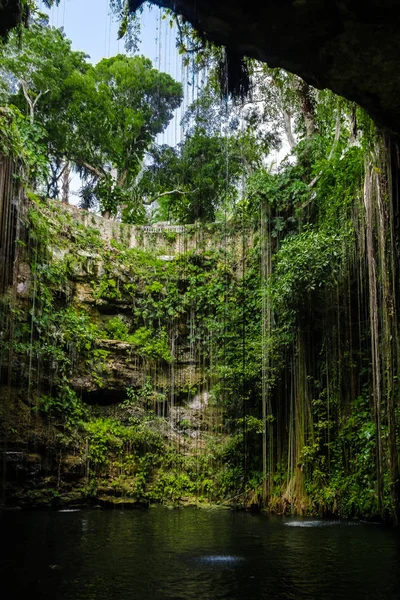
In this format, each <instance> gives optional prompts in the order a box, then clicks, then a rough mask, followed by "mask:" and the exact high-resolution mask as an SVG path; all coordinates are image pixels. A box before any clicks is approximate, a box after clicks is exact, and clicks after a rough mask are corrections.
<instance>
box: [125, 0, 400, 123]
mask: <svg viewBox="0 0 400 600" xmlns="http://www.w3.org/2000/svg"><path fill="white" fill-rule="evenodd" d="M140 4H141V2H136V1H135V0H131V8H132V9H135V8H137V7H138V6H139V5H140ZM153 4H158V5H159V6H163V7H167V8H170V9H172V10H174V12H176V13H178V14H181V15H182V16H183V17H184V18H186V19H187V20H188V21H189V22H190V23H192V25H194V27H195V28H196V29H197V30H198V31H199V32H201V33H204V34H205V35H206V36H207V37H208V38H209V39H210V40H211V41H213V42H215V43H217V44H223V45H225V46H227V47H228V48H230V49H232V50H234V51H237V52H238V53H240V54H243V55H245V56H249V57H252V58H257V59H259V60H261V61H264V62H266V63H267V64H268V65H269V66H270V67H283V68H284V69H287V70H288V71H291V72H292V73H296V74H297V75H299V76H300V77H302V78H303V79H304V80H306V81H307V82H308V83H310V84H311V85H313V86H314V87H316V88H320V89H322V88H329V89H331V90H332V91H334V92H335V93H337V94H340V95H341V96H344V97H346V98H348V99H349V100H354V101H355V102H357V103H358V104H360V105H361V106H363V107H364V108H365V109H366V110H367V111H368V112H369V113H370V114H371V115H372V117H373V118H374V119H375V121H376V122H377V123H378V124H380V125H382V126H384V127H387V128H389V129H391V130H392V131H395V132H396V133H400V2H399V0H364V1H362V2H361V1H356V0H337V1H334V0H278V1H277V0H264V1H262V0H231V1H229V2H228V1H227V0H222V1H221V0H220V1H219V2H215V1H213V0H157V1H155V2H153Z"/></svg>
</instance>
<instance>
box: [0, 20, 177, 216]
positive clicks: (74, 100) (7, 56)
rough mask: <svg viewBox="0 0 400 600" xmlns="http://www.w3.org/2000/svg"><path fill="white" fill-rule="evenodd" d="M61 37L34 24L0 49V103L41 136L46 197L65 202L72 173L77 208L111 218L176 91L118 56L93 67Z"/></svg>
mask: <svg viewBox="0 0 400 600" xmlns="http://www.w3.org/2000/svg"><path fill="white" fill-rule="evenodd" d="M86 58H87V57H86V56H85V55H84V54H83V53H81V52H74V51H72V50H71V42H70V41H69V40H68V39H67V38H66V37H65V35H64V34H63V32H62V31H61V30H58V29H55V28H51V27H48V26H47V23H46V22H45V21H43V20H38V21H36V22H34V23H33V24H32V27H31V29H30V30H29V31H27V32H26V33H25V35H24V39H23V44H22V46H21V47H20V46H19V43H18V39H17V37H16V35H13V36H12V39H11V40H10V43H9V44H8V45H7V46H6V47H5V49H4V56H3V61H2V63H3V65H2V68H1V72H0V76H1V82H2V87H3V89H4V90H5V93H3V96H5V99H6V100H7V101H8V103H13V104H15V105H17V106H18V108H20V109H21V110H23V111H25V112H27V113H28V114H29V117H30V121H31V123H34V122H37V123H38V124H40V126H41V127H42V128H43V130H44V132H45V142H46V144H47V148H48V160H49V166H50V171H51V175H50V177H49V180H48V182H47V193H48V195H50V197H58V196H59V195H60V185H59V182H60V180H61V178H62V177H63V176H64V181H63V185H62V187H63V197H65V196H68V185H67V181H66V180H67V179H68V175H69V170H70V168H71V165H72V166H73V167H75V168H76V169H77V170H78V171H79V173H80V174H81V176H82V178H83V180H84V185H83V187H82V190H81V196H82V201H83V203H86V204H88V203H90V201H91V202H93V201H97V202H99V203H100V206H101V209H102V211H103V212H104V213H108V214H116V213H117V211H118V207H119V205H121V204H122V205H124V204H126V203H127V202H129V201H130V200H131V199H132V196H133V191H132V190H133V188H134V186H135V183H136V177H137V175H138V173H139V171H140V168H141V164H142V161H143V158H144V156H145V153H146V152H147V150H148V149H149V147H150V145H151V143H152V141H153V140H154V139H155V137H156V136H157V134H159V133H161V132H162V131H163V130H164V129H165V127H166V126H167V125H168V123H169V121H170V120H171V118H172V115H173V111H174V109H175V108H177V107H178V106H179V104H180V102H181V100H182V86H181V84H180V83H177V82H176V81H174V80H173V79H172V77H170V76H169V75H167V74H166V73H160V72H159V71H157V70H156V69H153V67H152V64H151V61H150V60H149V59H147V58H144V57H142V56H135V57H127V56H124V55H118V56H116V57H113V58H110V59H104V60H102V61H101V62H100V63H99V64H98V65H96V66H93V65H91V64H90V63H88V62H87V60H86Z"/></svg>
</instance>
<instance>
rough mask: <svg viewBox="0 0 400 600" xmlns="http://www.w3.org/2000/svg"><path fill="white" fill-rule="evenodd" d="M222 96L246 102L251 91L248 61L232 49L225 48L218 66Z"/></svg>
mask: <svg viewBox="0 0 400 600" xmlns="http://www.w3.org/2000/svg"><path fill="white" fill-rule="evenodd" d="M218 78H219V81H220V86H221V94H222V96H223V97H226V96H227V95H228V94H231V95H232V96H233V97H234V98H239V99H240V100H244V99H245V98H246V97H247V96H248V93H249V90H250V75H249V70H248V67H247V63H246V59H245V58H244V57H243V56H242V55H240V54H238V53H237V52H235V51H234V50H232V49H230V48H225V49H224V51H223V53H222V56H221V60H220V62H219V65H218Z"/></svg>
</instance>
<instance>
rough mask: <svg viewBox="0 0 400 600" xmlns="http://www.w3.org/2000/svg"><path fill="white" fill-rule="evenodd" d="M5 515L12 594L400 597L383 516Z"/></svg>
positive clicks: (117, 598)
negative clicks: (370, 519) (379, 520)
mask: <svg viewBox="0 0 400 600" xmlns="http://www.w3.org/2000/svg"><path fill="white" fill-rule="evenodd" d="M0 523H1V528H2V540H3V552H4V554H3V556H2V560H1V563H0V574H1V581H2V588H3V590H4V589H8V590H9V592H8V594H7V595H6V597H7V599H9V600H13V599H14V598H23V597H30V598H40V599H41V600H53V599H57V600H92V599H93V600H148V599H149V598H154V600H167V599H168V600H191V599H193V598H198V599H200V600H206V599H210V600H211V599H212V600H218V599H226V600H243V599H247V598H257V599H259V600H264V599H265V600H267V599H276V600H278V599H282V600H289V599H290V600H298V599H301V598H304V599H309V600H314V599H315V600H317V599H321V598H323V599H324V600H330V599H333V598H342V599H344V600H347V599H348V600H350V599H353V600H357V599H360V600H365V599H366V598H368V599H371V600H372V599H378V598H379V599H382V598H385V599H387V600H392V599H393V600H394V599H397V598H398V590H399V585H400V581H399V580H400V570H399V556H400V535H399V532H398V531H395V530H390V529H385V528H384V527H382V526H377V525H370V524H360V523H357V522H346V521H342V522H340V521H336V522H328V523H325V522H324V521H323V520H315V519H314V520H313V521H312V523H313V525H314V526H312V527H303V526H299V527H296V526H295V525H296V523H297V524H298V525H304V524H306V523H309V524H311V521H309V520H308V519H304V520H302V519H296V520H295V519H292V518H286V519H281V518H276V517H275V518H268V517H266V516H264V515H250V514H246V513H238V512H231V511H200V510H195V509H185V510H168V509H165V508H160V507H158V508H154V509H151V510H148V511H122V510H110V511H103V510H98V509H97V510H96V509H90V510H81V511H80V512H74V513H61V512H54V511H51V512H50V511H36V512H12V513H11V512H10V513H7V514H5V513H3V514H2V515H1V522H0ZM287 525H291V526H290V527H288V526H287ZM11 542H12V543H11Z"/></svg>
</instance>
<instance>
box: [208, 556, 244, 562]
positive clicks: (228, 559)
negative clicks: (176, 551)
mask: <svg viewBox="0 0 400 600" xmlns="http://www.w3.org/2000/svg"><path fill="white" fill-rule="evenodd" d="M238 560H242V558H241V557H240V556H229V555H225V556H224V555H219V556H202V557H201V558H200V561H201V562H205V563H224V562H225V563H232V562H237V561H238Z"/></svg>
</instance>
